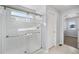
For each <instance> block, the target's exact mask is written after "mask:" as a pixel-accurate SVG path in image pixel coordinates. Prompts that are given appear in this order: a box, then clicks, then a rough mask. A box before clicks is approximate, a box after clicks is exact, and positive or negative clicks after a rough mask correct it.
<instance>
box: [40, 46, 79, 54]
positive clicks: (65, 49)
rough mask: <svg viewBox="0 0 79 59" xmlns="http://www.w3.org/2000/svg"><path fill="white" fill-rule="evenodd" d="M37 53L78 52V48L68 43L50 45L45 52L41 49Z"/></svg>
mask: <svg viewBox="0 0 79 59" xmlns="http://www.w3.org/2000/svg"><path fill="white" fill-rule="evenodd" d="M39 54H79V50H78V49H76V48H73V47H71V46H68V45H63V46H56V47H52V48H50V49H49V50H48V52H46V51H45V50H41V51H40V52H39Z"/></svg>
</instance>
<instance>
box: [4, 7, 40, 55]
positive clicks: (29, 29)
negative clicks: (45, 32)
mask: <svg viewBox="0 0 79 59" xmlns="http://www.w3.org/2000/svg"><path fill="white" fill-rule="evenodd" d="M6 11H7V12H6V18H7V19H5V21H6V49H5V50H6V52H5V53H14V54H15V53H34V52H35V51H37V50H39V49H40V48H41V18H39V17H38V18H39V19H40V20H38V19H37V17H36V15H34V14H30V13H29V14H28V13H26V12H22V11H18V10H14V9H10V8H7V9H6Z"/></svg>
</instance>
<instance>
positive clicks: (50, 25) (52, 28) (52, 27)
mask: <svg viewBox="0 0 79 59" xmlns="http://www.w3.org/2000/svg"><path fill="white" fill-rule="evenodd" d="M56 24H57V13H56V12H55V11H53V10H48V11H47V29H48V48H50V47H52V46H55V45H56V26H57V25H56Z"/></svg>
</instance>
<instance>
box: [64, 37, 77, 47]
mask: <svg viewBox="0 0 79 59" xmlns="http://www.w3.org/2000/svg"><path fill="white" fill-rule="evenodd" d="M64 43H65V44H67V45H70V46H72V47H75V48H77V37H71V36H65V37H64Z"/></svg>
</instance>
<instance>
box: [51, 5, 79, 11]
mask: <svg viewBox="0 0 79 59" xmlns="http://www.w3.org/2000/svg"><path fill="white" fill-rule="evenodd" d="M50 7H52V8H56V9H57V10H59V11H61V12H63V11H66V10H70V9H75V8H79V5H50Z"/></svg>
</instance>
